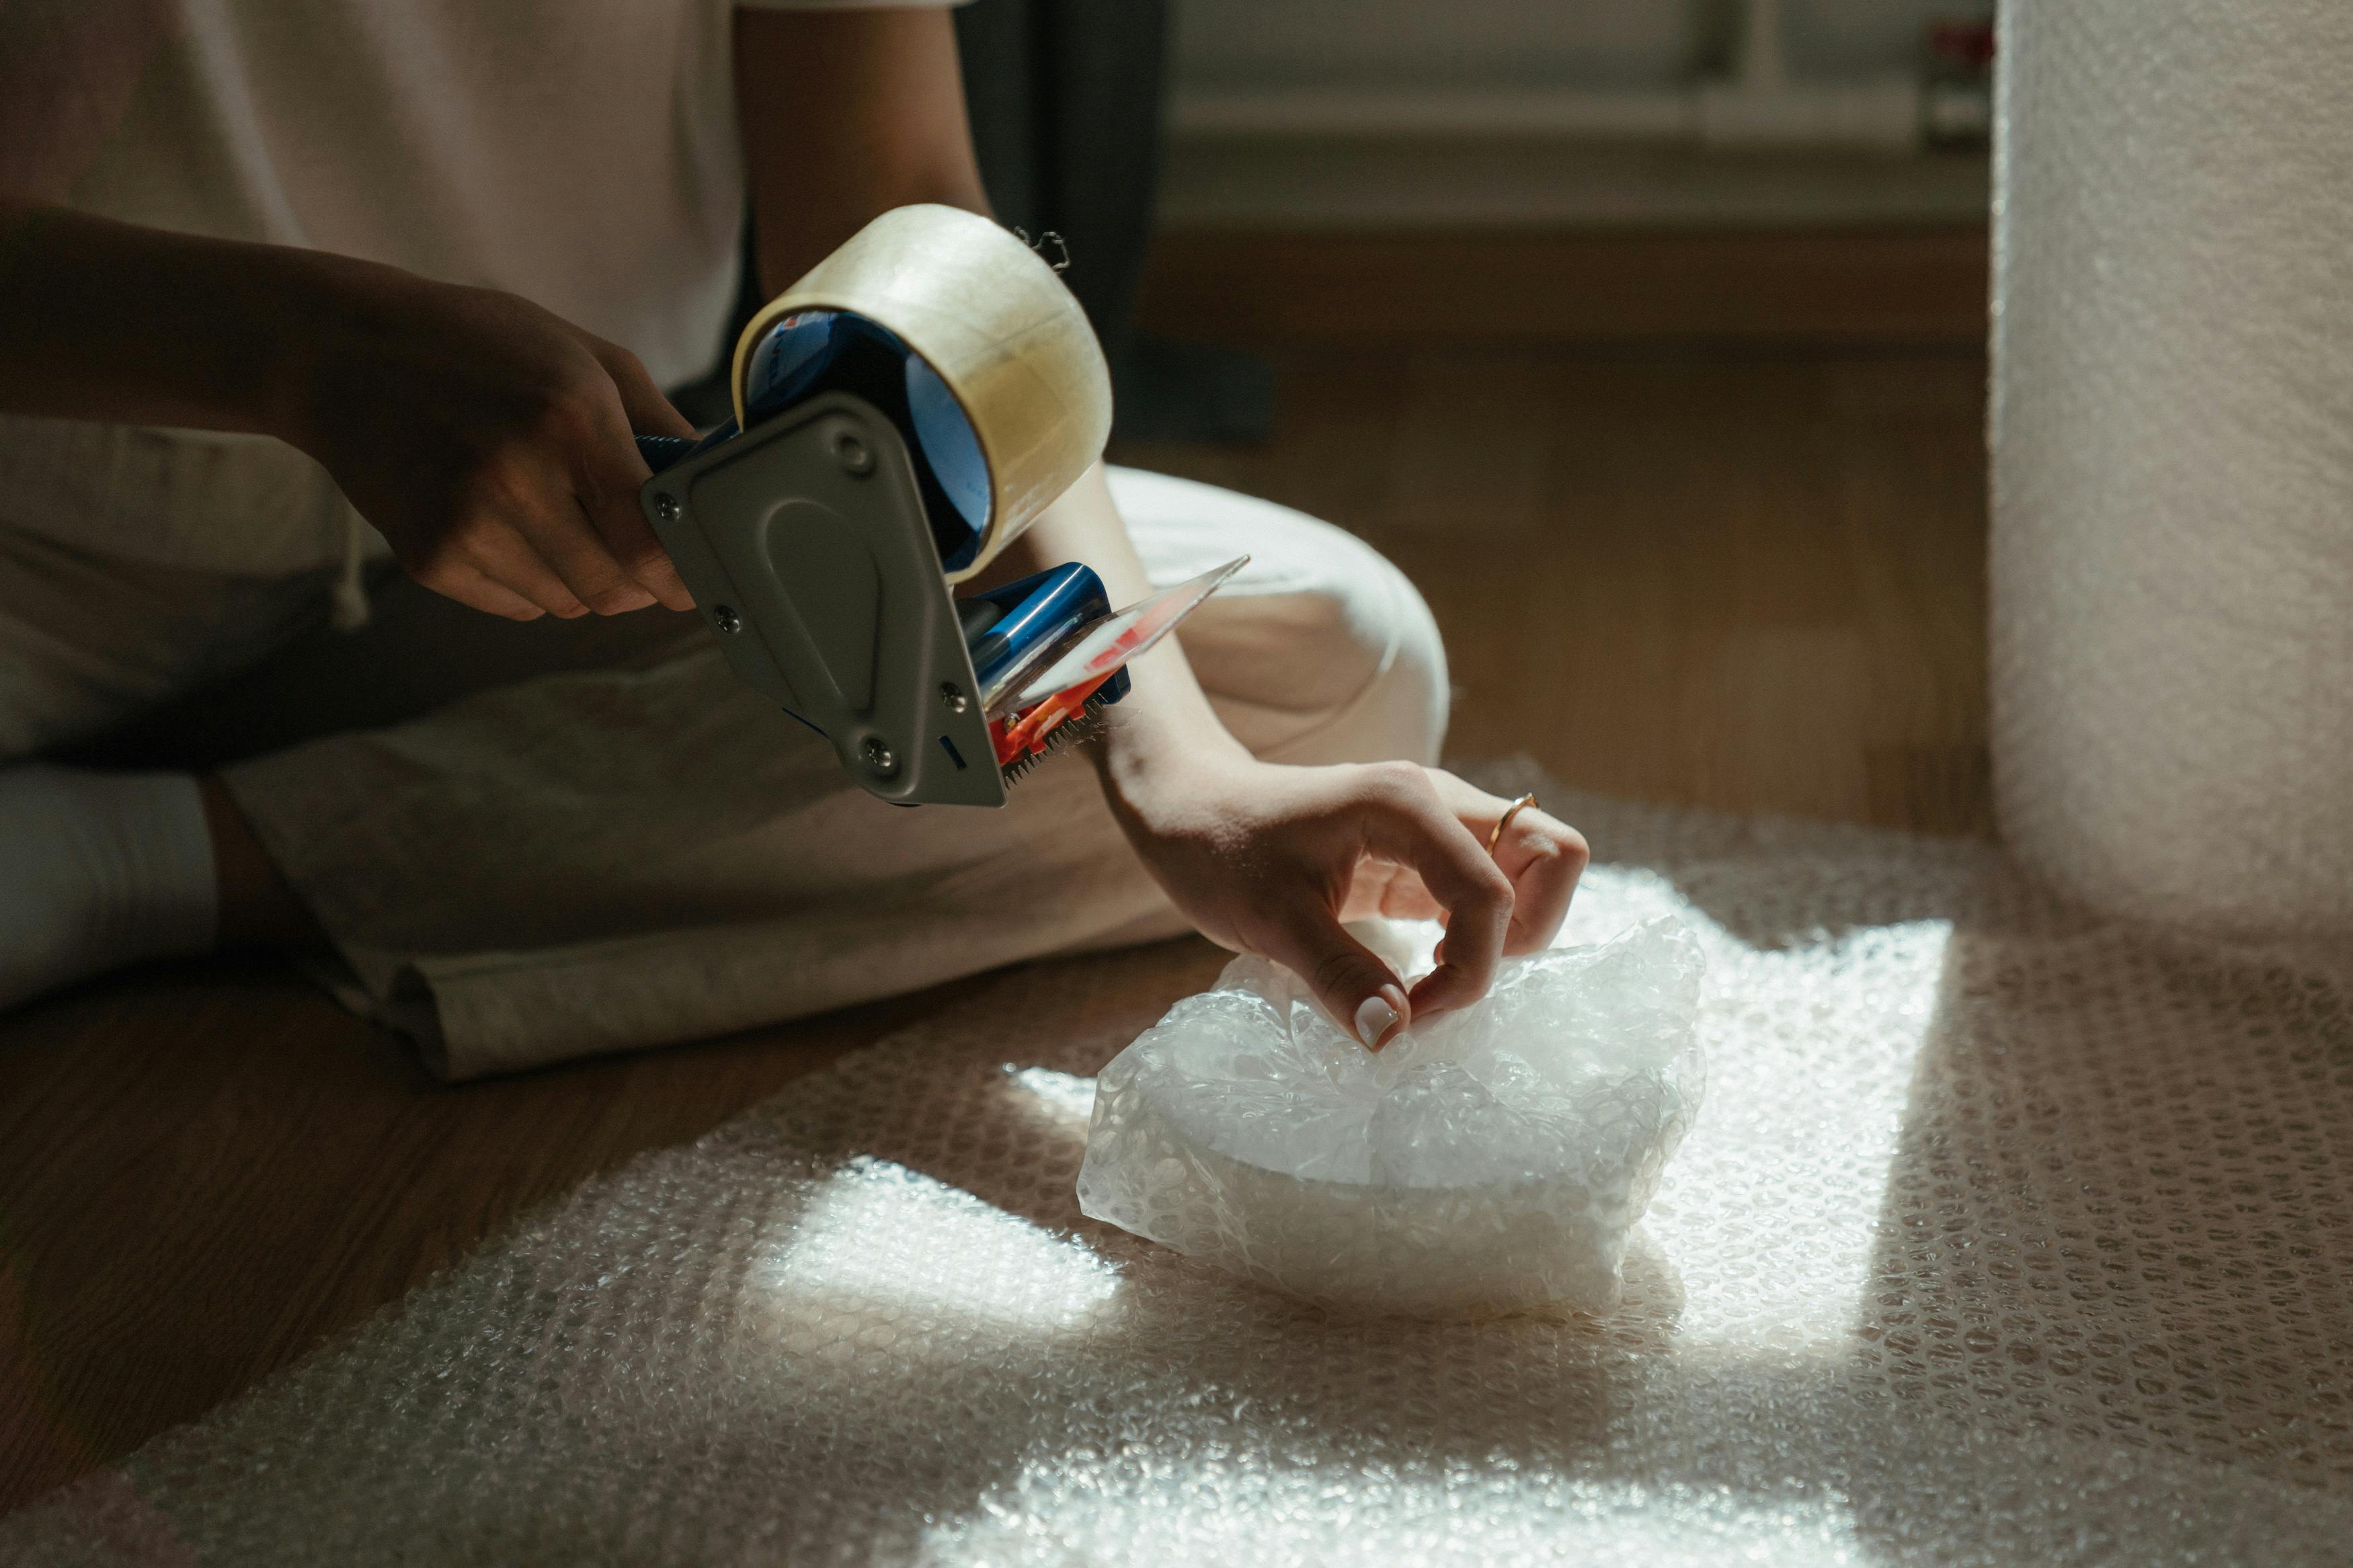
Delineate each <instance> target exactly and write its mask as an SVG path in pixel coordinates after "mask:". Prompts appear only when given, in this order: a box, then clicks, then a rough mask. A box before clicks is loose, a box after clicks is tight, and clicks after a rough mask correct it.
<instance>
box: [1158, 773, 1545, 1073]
mask: <svg viewBox="0 0 2353 1568" xmlns="http://www.w3.org/2000/svg"><path fill="white" fill-rule="evenodd" d="M1510 805H1511V803H1510V802H1509V801H1505V800H1502V799H1499V798H1497V797H1496V796H1494V795H1488V794H1487V793H1485V792H1484V791H1482V790H1478V789H1474V788H1472V786H1471V785H1470V784H1465V783H1463V782H1462V781H1461V779H1459V778H1456V777H1455V776H1454V775H1453V774H1451V773H1442V772H1440V770H1438V769H1436V768H1424V767H1419V766H1416V765H1415V764H1413V763H1369V764H1361V765H1360V764H1344V765H1340V766H1335V767H1285V766H1282V765H1280V764H1277V763H1261V762H1257V761H1254V760H1251V759H1249V758H1247V757H1242V758H1226V757H1219V758H1216V759H1215V760H1213V761H1210V762H1207V763H1202V764H1200V765H1198V766H1197V767H1192V768H1187V769H1186V770H1184V772H1183V774H1182V776H1181V777H1178V778H1175V779H1170V780H1163V781H1157V782H1155V784H1153V785H1152V786H1151V787H1150V788H1148V789H1145V790H1141V791H1136V792H1132V793H1129V794H1127V795H1115V796H1114V798H1113V810H1114V812H1115V813H1116V814H1117V815H1118V816H1119V818H1120V822H1121V826H1123V827H1124V828H1125V829H1126V831H1127V836H1128V838H1129V841H1130V842H1131V843H1133V844H1134V847H1135V850H1136V853H1137V854H1138V856H1140V857H1141V858H1142V859H1143V861H1144V863H1145V866H1146V867H1147V868H1149V869H1150V870H1151V872H1152V874H1153V876H1154V877H1155V879H1158V881H1159V883H1160V885H1161V886H1162V887H1163V888H1165V889H1167V892H1168V896H1169V897H1170V898H1171V899H1172V900H1175V901H1176V907H1177V909H1178V910H1182V911H1183V912H1184V914H1185V916H1186V918H1187V919H1188V920H1190V921H1192V922H1193V924H1194V925H1195V926H1196V927H1197V928H1198V929H1199V931H1201V933H1202V934H1203V935H1205V936H1207V937H1208V938H1209V940H1210V941H1212V942H1217V943H1218V944H1219V946H1221V947H1226V948H1229V949H1232V950H1233V951H1235V952H1252V953H1257V954H1260V955H1261V956H1262V957H1266V958H1271V959H1273V960H1275V961H1276V962H1277V963H1282V964H1284V965H1286V966H1287V967H1289V968H1290V969H1291V970H1292V971H1293V973H1296V974H1298V975H1299V976H1300V978H1301V979H1302V980H1303V981H1304V982H1305V983H1306V984H1308V986H1309V987H1310V988H1311V989H1313V990H1314V994H1315V995H1316V998H1317V1000H1319V1001H1320V1002H1321V1003H1322V1004H1323V1005H1324V1009H1325V1010H1326V1011H1327V1012H1329V1013H1330V1014H1331V1016H1333V1017H1334V1018H1335V1019H1337V1020H1339V1022H1340V1024H1341V1026H1342V1027H1343V1028H1347V1029H1350V1030H1352V1031H1353V1032H1354V1033H1355V1034H1356V1037H1358V1038H1359V1039H1361V1040H1363V1041H1364V1043H1365V1044H1366V1045H1367V1046H1370V1047H1376V1048H1377V1047H1379V1045H1380V1044H1381V1042H1382V1041H1383V1040H1384V1039H1386V1038H1387V1037H1388V1036H1389V1035H1390V1034H1391V1033H1393V1032H1394V1031H1395V1030H1396V1029H1397V1028H1398V1026H1402V1025H1404V1024H1407V1023H1409V1022H1411V1021H1412V1020H1413V1019H1414V1018H1416V1017H1428V1016H1430V1015H1431V1014H1433V1013H1439V1012H1443V1011H1445V1010H1446V1009H1448V1008H1451V1007H1460V1006H1462V1005H1465V1004H1467V1003H1470V1002H1473V1001H1476V1000H1477V999H1478V998H1479V997H1480V996H1482V995H1483V994H1485V992H1486V990H1487V986H1488V984H1489V983H1490V982H1491V981H1492V980H1493V978H1494V974H1495V963H1496V960H1497V959H1498V958H1499V957H1501V956H1503V955H1504V954H1507V953H1508V954H1518V953H1525V952H1535V951H1536V950H1538V949H1540V948H1543V947H1546V946H1548V945H1550V943H1551V942H1552V939H1553V937H1554V935H1555V933H1556V932H1557V931H1559V930H1560V922H1561V918H1562V917H1563V916H1564V915H1565V914H1567V911H1568V901H1569V898H1570V895H1571V894H1572V893H1574V892H1575V891H1576V889H1577V877H1578V876H1579V875H1580V874H1581V873H1582V872H1583V871H1584V869H1585V863H1586V859H1587V849H1586V844H1585V840H1584V838H1583V837H1580V836H1579V835H1578V833H1577V830H1576V829H1575V828H1573V827H1570V826H1567V824H1566V823H1562V822H1559V821H1557V820H1556V819H1554V818H1553V817H1550V816H1546V815H1545V814H1544V813H1543V812H1542V811H1539V810H1537V809H1536V808H1535V807H1534V806H1528V807H1525V808H1523V809H1522V810H1521V811H1520V812H1519V813H1518V814H1517V815H1516V816H1514V817H1513V818H1512V822H1511V826H1509V827H1508V828H1506V829H1505V830H1504V835H1503V837H1502V839H1501V840H1500V841H1499V842H1498V843H1497V844H1496V846H1495V850H1494V853H1493V855H1492V856H1490V855H1489V854H1488V852H1487V847H1486V846H1487V837H1488V836H1489V835H1490V834H1491V833H1493V831H1494V828H1495V824H1496V823H1497V822H1498V821H1500V820H1501V819H1502V817H1503V816H1504V812H1505V811H1506V810H1507V809H1508V808H1509V806H1510ZM1371 915H1388V916H1394V917H1398V918H1400V919H1430V918H1437V919H1441V920H1443V921H1445V922H1446V939H1445V941H1444V942H1442V943H1440V947H1439V952H1438V957H1439V965H1438V967H1437V969H1435V970H1434V971H1432V972H1431V973H1430V974H1429V975H1427V976H1425V977H1424V978H1423V979H1422V981H1421V982H1420V984H1417V985H1416V986H1415V987H1414V988H1413V991H1412V994H1411V995H1410V996H1409V995H1408V994H1407V993H1406V991H1405V989H1404V987H1403V986H1402V985H1401V984H1399V983H1398V975H1397V974H1396V973H1395V972H1394V971H1392V970H1391V969H1390V968H1389V966H1388V964H1387V963H1383V962H1382V961H1381V960H1380V959H1379V958H1378V957H1377V956H1376V955H1375V954H1374V953H1373V952H1371V951H1370V950H1369V949H1367V948H1366V946H1365V945H1364V944H1363V943H1362V942H1358V941H1357V940H1356V938H1355V937H1353V936H1351V935H1349V934H1348V932H1346V931H1344V930H1342V929H1341V922H1342V921H1353V920H1361V919H1364V918H1366V917H1367V916H1371Z"/></svg>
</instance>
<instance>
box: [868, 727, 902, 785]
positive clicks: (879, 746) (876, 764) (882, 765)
mask: <svg viewBox="0 0 2353 1568" xmlns="http://www.w3.org/2000/svg"><path fill="white" fill-rule="evenodd" d="M862 749H863V750H864V752H865V753H866V766H867V768H868V769H869V770H870V771H871V772H873V773H881V774H885V775H888V774H891V773H897V772H898V771H899V754H898V753H897V752H893V751H892V749H891V748H890V746H889V745H888V744H887V743H886V742H884V741H883V739H882V737H881V736H880V735H869V736H867V737H866V744H865V746H864V747H863V748H862Z"/></svg>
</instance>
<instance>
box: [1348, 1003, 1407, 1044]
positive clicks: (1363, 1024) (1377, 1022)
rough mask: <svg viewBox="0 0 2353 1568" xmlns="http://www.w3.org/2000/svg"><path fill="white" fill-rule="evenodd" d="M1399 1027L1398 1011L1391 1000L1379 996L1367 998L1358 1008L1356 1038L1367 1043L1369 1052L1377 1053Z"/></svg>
mask: <svg viewBox="0 0 2353 1568" xmlns="http://www.w3.org/2000/svg"><path fill="white" fill-rule="evenodd" d="M1397 1026H1398V1010H1397V1009H1396V1008H1395V1007H1393V1006H1391V1005H1389V999H1388V997H1386V996H1383V995H1379V994H1374V995H1371V996H1367V997H1366V998H1365V999H1364V1001H1363V1002H1362V1003H1360V1004H1358V1005H1357V1007H1356V1038H1358V1039H1360V1040H1362V1041H1364V1042H1365V1047H1366V1049H1367V1050H1375V1051H1377V1050H1379V1049H1380V1048H1381V1042H1382V1041H1383V1040H1385V1039H1387V1038H1388V1034H1389V1031H1390V1030H1391V1029H1394V1028H1396V1027H1397Z"/></svg>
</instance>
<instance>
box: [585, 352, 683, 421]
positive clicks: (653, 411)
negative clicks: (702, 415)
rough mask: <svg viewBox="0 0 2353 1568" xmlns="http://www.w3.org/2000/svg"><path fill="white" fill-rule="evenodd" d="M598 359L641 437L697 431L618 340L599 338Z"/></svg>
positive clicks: (642, 364) (643, 365) (640, 362)
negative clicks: (606, 340)
mask: <svg viewBox="0 0 2353 1568" xmlns="http://www.w3.org/2000/svg"><path fill="white" fill-rule="evenodd" d="M591 352H593V353H595V354H596V362H597V363H599V364H601V365H603V366H604V367H605V374H606V375H607V376H608V377H610V378H611V380H612V383H613V390H614V391H616V392H617V393H619V394H620V395H621V407H622V409H623V410H624V411H625V412H626V413H627V414H628V416H629V428H630V429H632V430H634V431H636V432H637V433H638V435H640V436H686V437H691V436H692V435H693V434H694V426H691V425H690V424H688V423H687V419H686V416H685V415H683V414H681V413H680V412H679V411H678V408H677V405H674V404H672V403H671V402H670V399H669V398H667V397H664V396H663V395H662V394H661V388H659V387H658V386H656V385H655V384H654V378H653V377H652V376H650V375H649V374H646V367H645V364H644V363H643V362H642V361H640V360H639V359H638V356H637V355H635V354H633V353H630V352H629V351H628V350H627V349H625V348H623V347H621V346H620V345H619V344H618V343H608V342H605V341H604V340H603V339H602V338H599V339H596V341H595V342H594V344H593V346H592V350H591Z"/></svg>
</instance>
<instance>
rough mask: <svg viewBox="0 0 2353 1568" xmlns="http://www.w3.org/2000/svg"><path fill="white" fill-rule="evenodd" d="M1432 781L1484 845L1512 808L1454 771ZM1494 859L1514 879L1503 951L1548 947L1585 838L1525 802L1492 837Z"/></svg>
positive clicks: (1587, 855) (1578, 873) (1573, 885)
mask: <svg viewBox="0 0 2353 1568" xmlns="http://www.w3.org/2000/svg"><path fill="white" fill-rule="evenodd" d="M1431 781H1432V783H1433V784H1435V785H1436V786H1437V788H1438V791H1439V794H1440V797H1441V798H1443V799H1444V800H1445V801H1446V803H1447V805H1448V807H1449V809H1451V810H1452V811H1453V812H1454V813H1455V815H1456V816H1458V817H1459V818H1460V819H1461V823H1462V825H1463V826H1464V827H1466V828H1468V829H1469V830H1470V831H1471V833H1472V835H1473V836H1474V837H1477V838H1478V840H1479V842H1480V843H1481V844H1482V845H1484V844H1485V843H1486V842H1487V840H1488V838H1489V837H1491V836H1492V835H1493V834H1494V831H1495V825H1496V824H1497V823H1498V822H1500V821H1502V820H1503V817H1504V813H1505V812H1507V811H1510V810H1511V802H1509V801H1507V800H1504V799H1502V798H1500V797H1498V796H1496V795H1489V794H1488V793H1487V792H1486V791H1484V790H1482V789H1477V788H1474V787H1472V785H1470V784H1465V783H1464V782H1463V781H1462V780H1461V779H1459V778H1456V777H1455V776H1454V775H1453V774H1452V773H1437V772H1433V773H1432V774H1431ZM1493 857H1494V861H1495V864H1496V866H1497V867H1498V868H1500V869H1501V870H1502V871H1503V873H1504V876H1506V877H1508V878H1510V879H1511V882H1512V919H1511V924H1510V926H1509V927H1508V928H1507V929H1506V931H1505V933H1504V952H1505V953H1507V954H1510V955H1512V956H1514V957H1516V956H1518V955H1519V954H1521V953H1527V952H1540V951H1542V950H1543V949H1545V948H1547V947H1550V946H1551V945H1552V941H1553V938H1554V937H1556V936H1557V935H1559V934H1560V925H1561V921H1563V920H1564V919H1566V918H1567V914H1568V906H1569V900H1571V899H1572V898H1573V897H1575V895H1576V892H1577V879H1578V878H1580V877H1582V876H1583V875H1584V874H1585V868H1586V864H1587V862H1588V860H1590V859H1591V858H1592V852H1591V850H1590V848H1589V847H1588V846H1587V844H1586V842H1585V836H1584V835H1583V834H1580V833H1579V832H1577V829H1575V828H1574V827H1571V826H1568V824H1567V823H1565V822H1563V821H1561V820H1560V819H1559V818H1557V817H1556V816H1549V815H1547V814H1546V812H1545V811H1544V810H1543V809H1542V808H1540V807H1538V806H1535V805H1527V806H1523V807H1522V808H1521V809H1520V810H1519V811H1517V812H1514V813H1513V814H1512V820H1511V825H1510V826H1508V827H1506V828H1505V829H1504V832H1503V835H1502V837H1499V838H1497V839H1496V841H1495V847H1494V850H1493Z"/></svg>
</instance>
